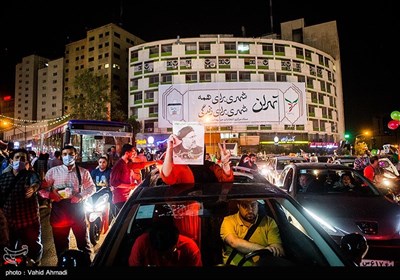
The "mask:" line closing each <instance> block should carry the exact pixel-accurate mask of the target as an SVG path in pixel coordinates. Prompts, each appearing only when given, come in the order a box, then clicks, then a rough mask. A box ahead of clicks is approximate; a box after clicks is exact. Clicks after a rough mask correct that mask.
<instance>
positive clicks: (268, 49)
mask: <svg viewBox="0 0 400 280" xmlns="http://www.w3.org/2000/svg"><path fill="white" fill-rule="evenodd" d="M262 51H263V54H267V55H273V54H274V47H273V45H272V44H269V43H267V44H262Z"/></svg>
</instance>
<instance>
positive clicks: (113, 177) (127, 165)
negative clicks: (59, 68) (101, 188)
mask: <svg viewBox="0 0 400 280" xmlns="http://www.w3.org/2000/svg"><path fill="white" fill-rule="evenodd" d="M121 155H122V156H121V157H120V159H119V160H118V161H117V162H116V163H115V165H114V166H113V167H112V169H111V174H110V185H111V191H112V193H113V203H114V207H115V212H116V213H115V215H117V214H118V212H119V211H120V210H121V208H122V206H123V205H124V204H125V202H126V201H127V200H128V197H129V194H130V192H131V191H132V190H134V189H135V188H136V186H137V185H138V184H139V183H140V181H141V178H142V177H141V173H140V169H143V168H146V167H148V166H151V165H153V164H155V163H156V162H155V161H147V162H133V158H134V157H136V155H137V153H136V149H135V147H134V146H132V145H131V144H124V145H123V146H122V150H121ZM138 170H139V171H138ZM135 171H136V172H135Z"/></svg>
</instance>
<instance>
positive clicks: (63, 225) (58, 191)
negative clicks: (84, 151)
mask: <svg viewBox="0 0 400 280" xmlns="http://www.w3.org/2000/svg"><path fill="white" fill-rule="evenodd" d="M61 156H62V161H63V165H59V166H56V167H53V168H51V169H49V170H48V171H47V173H46V176H45V181H44V182H43V186H44V187H45V192H42V195H43V196H44V197H46V198H50V199H51V200H52V201H53V202H52V208H51V214H50V224H51V227H52V230H53V239H54V245H55V248H56V253H57V257H58V264H59V265H60V263H61V258H60V256H61V254H62V253H63V252H64V251H65V250H68V249H69V234H70V230H71V229H72V231H73V233H74V235H75V239H76V245H77V247H78V249H79V250H81V251H83V252H84V253H85V257H86V259H87V260H88V261H89V262H90V256H91V253H92V251H91V246H90V243H89V239H88V228H87V225H86V218H85V211H84V207H83V201H84V200H85V199H86V198H88V197H90V196H91V195H92V194H94V193H95V191H96V186H95V184H94V183H93V180H92V177H91V176H90V173H89V171H88V170H87V169H85V168H83V167H79V166H77V165H76V164H75V160H76V157H77V153H76V149H75V147H74V146H65V147H64V148H63V149H62V150H61ZM78 172H79V175H78ZM79 177H80V179H79Z"/></svg>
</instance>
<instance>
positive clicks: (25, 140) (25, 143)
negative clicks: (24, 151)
mask: <svg viewBox="0 0 400 280" xmlns="http://www.w3.org/2000/svg"><path fill="white" fill-rule="evenodd" d="M13 126H14V138H15V129H18V130H19V131H20V132H22V133H23V134H24V146H25V148H26V146H27V139H26V122H24V130H22V129H20V128H19V127H18V126H16V125H15V123H14V124H13Z"/></svg>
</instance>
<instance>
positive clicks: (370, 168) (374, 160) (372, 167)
mask: <svg viewBox="0 0 400 280" xmlns="http://www.w3.org/2000/svg"><path fill="white" fill-rule="evenodd" d="M369 162H370V163H369V164H368V165H367V166H366V167H365V168H364V171H363V172H364V176H365V177H367V178H368V179H369V180H370V181H371V182H373V183H374V184H376V183H379V179H380V178H378V176H376V175H377V173H378V172H377V170H378V169H379V157H378V156H372V157H370V158H369Z"/></svg>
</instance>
